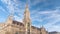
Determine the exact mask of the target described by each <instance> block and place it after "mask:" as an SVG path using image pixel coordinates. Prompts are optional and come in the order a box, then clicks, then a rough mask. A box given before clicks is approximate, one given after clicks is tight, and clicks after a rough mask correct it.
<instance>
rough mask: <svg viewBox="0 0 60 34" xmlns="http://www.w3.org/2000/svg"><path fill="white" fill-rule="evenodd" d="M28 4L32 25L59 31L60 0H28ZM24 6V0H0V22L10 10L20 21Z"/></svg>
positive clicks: (3, 20) (4, 19) (22, 16)
mask: <svg viewBox="0 0 60 34" xmlns="http://www.w3.org/2000/svg"><path fill="white" fill-rule="evenodd" d="M28 4H29V9H30V14H31V22H32V25H33V26H36V27H41V26H42V25H43V26H44V27H45V28H46V30H47V31H58V32H60V0H29V1H28ZM25 6H26V0H0V22H5V21H6V19H7V17H8V15H9V14H10V13H11V12H12V11H14V18H15V20H17V21H20V22H22V21H23V18H24V15H23V14H24V11H25Z"/></svg>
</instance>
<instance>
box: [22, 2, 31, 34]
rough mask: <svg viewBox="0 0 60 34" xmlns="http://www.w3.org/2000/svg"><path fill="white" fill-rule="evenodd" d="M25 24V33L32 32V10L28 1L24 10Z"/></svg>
mask: <svg viewBox="0 0 60 34" xmlns="http://www.w3.org/2000/svg"><path fill="white" fill-rule="evenodd" d="M23 22H24V25H25V31H26V33H25V34H30V32H31V21H30V11H29V7H28V2H26V8H25V12H24V19H23Z"/></svg>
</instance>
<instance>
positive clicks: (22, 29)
mask: <svg viewBox="0 0 60 34" xmlns="http://www.w3.org/2000/svg"><path fill="white" fill-rule="evenodd" d="M0 34H47V31H46V30H45V28H44V27H41V28H37V27H35V26H32V25H31V20H30V12H29V9H28V5H26V8H25V12H24V19H23V23H21V22H18V21H15V20H13V14H12V13H11V14H10V15H9V17H8V18H7V20H6V22H5V23H0Z"/></svg>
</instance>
